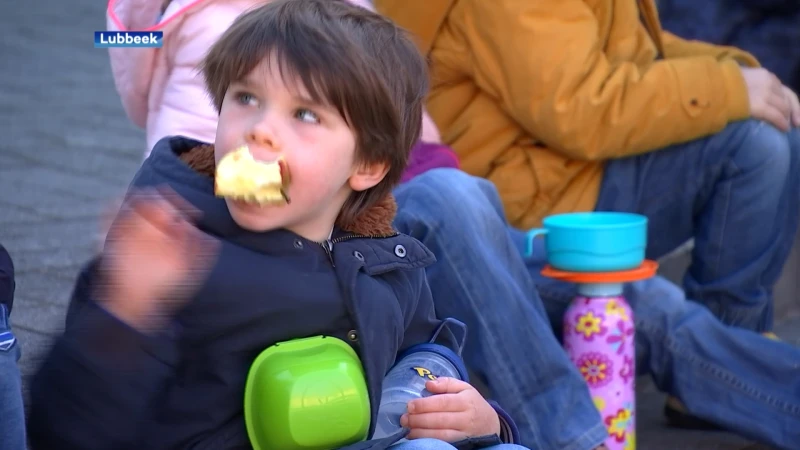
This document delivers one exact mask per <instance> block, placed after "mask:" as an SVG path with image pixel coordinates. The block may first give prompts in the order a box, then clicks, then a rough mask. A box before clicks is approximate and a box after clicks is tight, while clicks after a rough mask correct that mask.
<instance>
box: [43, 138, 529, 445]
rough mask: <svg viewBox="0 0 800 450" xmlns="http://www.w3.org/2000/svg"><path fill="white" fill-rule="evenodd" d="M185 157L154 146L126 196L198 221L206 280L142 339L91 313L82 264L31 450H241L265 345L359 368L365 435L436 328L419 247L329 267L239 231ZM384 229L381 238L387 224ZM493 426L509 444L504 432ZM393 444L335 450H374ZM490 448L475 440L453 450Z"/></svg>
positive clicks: (90, 272)
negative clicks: (164, 199) (336, 356)
mask: <svg viewBox="0 0 800 450" xmlns="http://www.w3.org/2000/svg"><path fill="white" fill-rule="evenodd" d="M199 144H200V143H198V142H194V141H190V140H187V139H183V138H167V139H165V140H162V141H161V142H159V144H158V145H157V146H156V148H155V149H154V151H153V153H152V155H151V156H150V158H148V159H147V161H145V163H144V165H143V167H142V168H141V169H140V171H139V173H138V174H137V175H136V177H135V179H134V181H133V183H132V185H133V186H134V187H137V188H141V187H145V186H157V185H165V184H166V185H169V186H170V187H171V188H172V189H174V190H175V191H176V192H177V193H178V194H180V195H181V196H183V197H184V198H185V199H187V200H188V201H189V202H191V203H192V204H193V205H195V206H196V207H197V208H198V209H200V210H201V211H202V212H203V214H204V215H203V217H202V219H200V222H199V224H198V227H199V228H200V229H201V230H202V231H204V232H205V233H207V234H208V235H210V236H212V237H215V238H218V239H219V241H220V243H221V246H220V254H219V257H218V260H217V262H216V263H215V265H214V267H213V268H212V270H211V272H210V275H209V276H208V279H207V280H206V282H205V283H204V285H203V286H202V288H201V289H200V291H199V293H198V294H197V295H196V296H195V297H194V298H193V299H192V301H191V302H190V303H189V304H188V306H186V307H185V308H184V309H183V310H182V311H181V312H180V313H179V314H178V315H177V316H176V319H175V324H174V327H172V329H170V330H169V331H168V332H165V333H163V334H160V335H157V336H145V335H142V334H140V333H138V332H137V331H135V330H133V329H131V328H129V327H127V326H126V325H124V324H123V323H121V322H120V321H118V320H116V319H115V318H114V317H113V316H111V315H110V314H108V313H106V312H105V310H104V309H102V308H101V307H99V306H98V304H96V303H95V300H94V299H93V298H92V285H93V284H95V283H96V275H95V269H96V266H97V264H98V262H97V261H94V262H93V263H92V264H90V265H89V266H88V267H87V269H86V270H84V271H83V272H82V274H81V275H80V277H79V280H78V283H77V285H76V288H75V290H74V293H73V299H72V303H71V306H70V312H69V314H68V317H67V327H66V329H65V332H64V335H63V336H62V337H61V338H60V339H58V341H57V342H56V344H55V346H54V348H53V349H52V351H51V353H50V354H49V355H48V356H47V358H46V359H45V361H44V363H43V365H42V366H41V369H40V370H39V372H38V373H37V374H36V375H35V377H34V379H33V382H32V387H31V403H32V407H31V411H30V418H29V434H30V439H31V442H32V444H33V446H34V448H35V449H37V450H38V449H41V450H49V449H59V450H72V449H76V450H77V449H81V450H92V449H114V450H127V449H148V450H161V449H208V450H229V449H249V448H251V447H250V444H249V441H248V438H247V434H246V429H245V426H244V420H243V416H242V414H243V413H242V402H243V396H244V385H245V380H246V376H247V372H248V369H249V367H250V364H251V363H252V361H253V360H254V359H255V357H256V356H257V355H258V354H259V353H260V352H261V351H262V350H264V349H265V348H267V347H268V346H270V345H272V344H275V343H277V342H281V341H286V340H289V339H293V338H300V337H306V336H315V335H328V336H335V337H337V338H340V339H342V340H344V341H345V342H348V343H349V344H350V345H351V346H353V348H354V349H355V350H356V352H357V353H358V354H359V356H360V358H361V361H362V364H363V366H364V369H365V373H366V377H367V385H368V392H369V396H370V402H371V405H372V424H373V425H372V426H371V428H370V434H371V433H372V432H373V430H374V423H375V415H376V413H377V405H379V404H380V394H381V383H382V381H383V377H384V375H385V374H386V372H387V371H388V370H389V369H390V368H391V366H392V365H393V363H394V361H395V357H396V355H397V354H398V353H399V352H401V351H403V350H405V349H407V348H409V347H411V346H413V345H416V344H420V343H423V342H427V341H428V340H429V339H430V338H431V336H432V334H433V333H434V331H435V330H436V329H437V328H438V326H439V325H440V323H441V322H440V321H439V320H438V319H437V318H436V316H435V314H434V308H433V301H432V298H431V293H430V288H429V287H428V285H427V281H426V279H425V272H424V267H426V266H427V265H429V264H431V263H433V262H434V257H433V254H432V253H431V252H430V251H429V250H427V249H426V248H425V247H424V246H423V245H422V244H421V243H420V242H418V241H416V240H414V239H413V238H411V237H408V236H405V235H399V234H395V235H391V234H390V235H388V236H389V237H384V238H375V239H368V238H364V237H356V236H354V235H352V234H351V235H347V234H346V233H344V232H342V231H337V232H336V233H335V234H334V239H333V242H335V243H334V244H333V249H332V252H330V254H329V252H326V251H325V249H324V248H323V246H322V245H320V244H318V243H315V242H311V241H308V240H306V239H303V238H302V237H300V236H297V235H295V234H293V233H291V232H289V231H285V230H279V231H273V232H269V233H253V232H249V231H246V230H244V229H242V228H240V227H238V226H237V225H236V223H235V222H234V221H233V220H232V218H231V216H230V215H229V213H228V210H227V207H226V205H225V202H224V201H223V200H221V199H219V198H216V197H215V196H214V194H213V180H212V179H211V178H210V177H209V176H206V175H203V174H201V173H198V172H197V171H195V170H193V169H192V168H190V167H189V165H187V164H186V163H184V162H183V161H182V160H181V159H180V158H179V157H178V155H179V154H184V156H186V155H189V153H186V152H188V151H189V150H191V149H195V150H198V148H199V147H198V145H199ZM195 150H192V152H193V153H194V152H195ZM206 150H208V148H206ZM206 153H207V154H208V157H207V158H205V159H206V160H205V161H203V163H202V164H200V165H202V166H204V167H205V168H206V170H208V168H209V167H211V168H213V153H211V152H206ZM193 165H194V166H196V167H197V165H195V164H193ZM384 220H385V221H386V222H385V224H386V226H387V228H388V229H389V230H391V220H392V217H388V216H387V217H385V219H384ZM443 334H445V338H444V342H441V341H439V343H444V344H445V345H448V346H449V347H451V348H455V347H456V342H455V338H454V336H453V334H452V333H443ZM499 414H500V416H501V418H502V419H503V420H501V422H504V426H505V427H504V429H505V430H506V432H507V433H505V434H511V433H510V432H509V430H513V424H511V425H510V426H509V424H510V423H511V422H510V420H509V419H508V418H507V416H505V414H504V413H502V411H500V412H499ZM513 434H516V433H513ZM401 437H402V434H398V435H395V436H391V437H389V438H385V439H382V440H375V441H365V442H362V443H358V444H355V445H352V446H349V447H348V450H356V449H375V450H377V449H384V448H386V447H388V446H389V445H391V444H392V443H393V442H396V441H397V440H398V439H400V438H401ZM499 442H500V441H499V439H498V437H497V436H489V437H484V438H483V439H474V440H471V441H468V442H464V443H462V444H461V445H459V446H460V448H479V447H481V446H486V445H491V444H497V443H499Z"/></svg>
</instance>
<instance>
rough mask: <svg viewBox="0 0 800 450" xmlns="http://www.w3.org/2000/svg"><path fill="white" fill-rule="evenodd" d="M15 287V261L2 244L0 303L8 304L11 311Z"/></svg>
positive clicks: (0, 248)
mask: <svg viewBox="0 0 800 450" xmlns="http://www.w3.org/2000/svg"><path fill="white" fill-rule="evenodd" d="M14 288H15V284H14V262H13V261H11V255H9V254H8V251H6V249H5V247H3V245H2V244H0V304H3V305H6V306H7V307H8V311H9V313H10V312H11V307H12V306H13V304H14Z"/></svg>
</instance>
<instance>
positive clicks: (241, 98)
mask: <svg viewBox="0 0 800 450" xmlns="http://www.w3.org/2000/svg"><path fill="white" fill-rule="evenodd" d="M234 98H236V102H237V103H239V104H240V105H246V106H255V103H256V97H255V96H254V95H253V94H248V93H247V92H237V93H236V94H235V95H234Z"/></svg>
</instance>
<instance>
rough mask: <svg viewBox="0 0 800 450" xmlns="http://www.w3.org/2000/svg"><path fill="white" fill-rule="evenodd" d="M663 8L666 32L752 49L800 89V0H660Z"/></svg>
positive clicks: (663, 22)
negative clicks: (799, 0)
mask: <svg viewBox="0 0 800 450" xmlns="http://www.w3.org/2000/svg"><path fill="white" fill-rule="evenodd" d="M658 11H659V15H660V17H661V24H662V26H663V27H664V29H665V30H667V31H670V32H672V33H675V34H677V35H678V36H680V37H682V38H686V39H696V40H700V41H705V42H709V43H712V44H721V45H731V46H734V47H738V48H740V49H742V50H745V51H748V52H750V53H752V54H753V56H755V57H756V58H757V59H758V61H759V62H760V63H761V64H762V65H763V66H764V67H766V68H767V69H769V70H770V71H772V72H774V73H775V75H777V76H778V78H780V79H781V81H782V82H783V83H784V84H786V85H787V86H789V87H791V88H792V89H794V90H795V91H798V90H800V2H798V1H797V0H705V1H697V0H658Z"/></svg>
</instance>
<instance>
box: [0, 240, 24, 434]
mask: <svg viewBox="0 0 800 450" xmlns="http://www.w3.org/2000/svg"><path fill="white" fill-rule="evenodd" d="M15 287H16V283H15V282H14V262H13V261H12V260H11V255H9V254H8V251H6V249H5V248H4V247H3V246H2V245H0V436H2V441H0V449H17V448H25V411H24V408H23V406H22V381H21V379H20V374H19V366H18V365H17V362H18V361H19V357H20V351H19V342H17V338H15V337H14V334H13V333H12V331H11V323H10V319H9V315H10V314H11V306H12V304H13V303H14V291H15Z"/></svg>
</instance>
